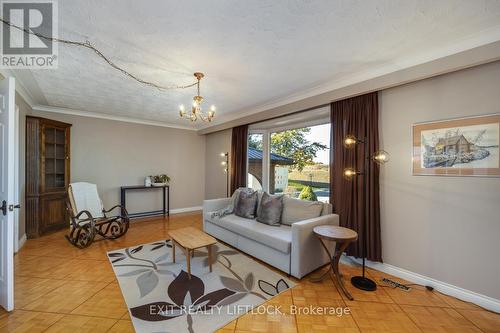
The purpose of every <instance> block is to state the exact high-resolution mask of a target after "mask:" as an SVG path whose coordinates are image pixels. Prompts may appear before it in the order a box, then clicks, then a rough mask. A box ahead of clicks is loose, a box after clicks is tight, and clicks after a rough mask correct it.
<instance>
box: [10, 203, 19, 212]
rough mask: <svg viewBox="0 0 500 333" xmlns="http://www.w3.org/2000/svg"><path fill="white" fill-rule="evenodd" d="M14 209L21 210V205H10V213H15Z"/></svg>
mask: <svg viewBox="0 0 500 333" xmlns="http://www.w3.org/2000/svg"><path fill="white" fill-rule="evenodd" d="M14 208H21V205H20V204H17V205H9V212H13V211H14Z"/></svg>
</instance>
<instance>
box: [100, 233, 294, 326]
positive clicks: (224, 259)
mask: <svg viewBox="0 0 500 333" xmlns="http://www.w3.org/2000/svg"><path fill="white" fill-rule="evenodd" d="M212 251H213V252H212V272H211V273H210V272H209V267H208V256H207V252H206V251H205V250H202V249H200V250H196V251H195V253H194V257H193V258H191V279H189V278H188V274H187V272H186V270H187V269H186V257H185V256H184V254H183V251H182V250H181V249H180V248H176V256H175V257H176V263H173V262H172V245H171V242H170V240H166V241H159V242H155V243H150V244H143V245H139V246H134V247H130V248H126V249H122V250H116V251H112V252H108V258H109V260H110V262H111V265H112V266H113V269H114V272H115V274H116V277H117V279H118V282H119V284H120V288H121V291H122V293H123V296H124V298H125V302H126V303H127V307H128V308H129V311H130V316H131V318H132V323H133V325H134V328H135V330H136V332H141V333H142V332H148V333H149V332H176V333H178V332H213V331H215V330H217V329H219V328H221V327H223V326H225V325H226V324H227V323H229V322H230V321H232V320H234V319H236V318H237V317H239V316H241V315H243V314H244V313H246V312H248V311H268V309H261V308H262V307H260V308H259V305H261V304H262V303H264V302H265V301H267V300H268V299H270V298H272V297H273V296H276V295H277V294H279V293H281V292H283V291H285V290H287V289H288V288H291V287H293V283H292V282H291V281H290V280H288V279H286V278H284V277H283V276H281V275H280V274H278V273H276V272H274V271H272V270H270V269H269V268H267V267H266V266H264V265H262V264H260V263H258V262H257V261H255V260H253V259H252V258H250V257H248V256H246V255H243V254H241V253H239V252H238V251H235V250H233V249H231V248H229V247H227V246H225V245H223V244H220V243H217V244H215V245H213V247H212Z"/></svg>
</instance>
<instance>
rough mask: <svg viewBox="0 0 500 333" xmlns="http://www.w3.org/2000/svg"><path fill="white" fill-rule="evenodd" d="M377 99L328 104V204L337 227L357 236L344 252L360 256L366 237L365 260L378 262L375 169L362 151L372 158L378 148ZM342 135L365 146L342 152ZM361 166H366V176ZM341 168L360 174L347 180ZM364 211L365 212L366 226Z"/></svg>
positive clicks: (372, 95)
mask: <svg viewBox="0 0 500 333" xmlns="http://www.w3.org/2000/svg"><path fill="white" fill-rule="evenodd" d="M377 96H378V94H377V92H374V93H370V94H366V95H362V96H357V97H353V98H349V99H345V100H342V101H337V102H333V103H332V104H331V126H332V131H331V140H332V142H331V147H332V149H331V150H330V154H331V156H330V159H331V162H330V163H331V165H330V180H331V181H330V202H332V203H333V205H334V211H335V212H336V213H337V214H339V216H340V225H341V226H343V227H347V228H350V229H353V230H356V231H357V232H358V235H359V238H358V241H357V242H353V243H351V245H350V246H349V248H348V249H347V254H348V255H352V256H355V257H362V256H363V244H364V242H365V239H364V238H363V237H366V242H367V248H366V254H367V256H366V258H367V259H369V260H373V261H380V262H382V244H381V239H380V198H379V166H378V165H377V164H376V163H373V162H372V161H371V159H370V158H369V159H368V160H367V159H365V149H368V156H372V154H373V153H374V152H375V151H377V149H378V146H379V138H378V98H377ZM346 135H354V136H355V137H356V138H358V139H361V140H363V141H365V143H364V144H362V143H361V144H358V145H356V147H355V148H354V149H346V148H345V147H344V138H345V136H346ZM365 163H368V165H367V167H368V168H369V170H368V173H367V174H368V176H367V175H366V174H365ZM345 168H354V169H356V170H357V171H359V172H363V175H358V176H356V177H354V178H353V179H352V180H347V179H345V178H344V175H343V171H344V169H345ZM365 181H367V183H366V184H365ZM365 200H366V201H365ZM365 210H366V211H367V212H368V214H367V216H368V219H367V223H366V224H365V222H364V219H365ZM365 225H366V226H367V229H366V230H364V228H365Z"/></svg>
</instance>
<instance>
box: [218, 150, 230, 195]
mask: <svg viewBox="0 0 500 333" xmlns="http://www.w3.org/2000/svg"><path fill="white" fill-rule="evenodd" d="M220 156H221V157H223V158H224V160H223V161H222V162H221V164H222V166H223V167H224V173H225V174H226V197H229V169H228V168H229V153H228V152H225V153H220Z"/></svg>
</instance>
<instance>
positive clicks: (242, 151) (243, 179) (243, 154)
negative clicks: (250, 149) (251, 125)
mask: <svg viewBox="0 0 500 333" xmlns="http://www.w3.org/2000/svg"><path fill="white" fill-rule="evenodd" d="M247 145H248V125H242V126H238V127H234V128H233V133H232V137H231V156H230V158H231V169H230V171H231V194H232V193H233V192H234V191H235V190H236V189H237V188H239V187H242V186H246V185H247Z"/></svg>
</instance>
